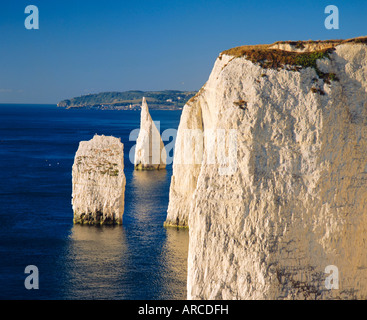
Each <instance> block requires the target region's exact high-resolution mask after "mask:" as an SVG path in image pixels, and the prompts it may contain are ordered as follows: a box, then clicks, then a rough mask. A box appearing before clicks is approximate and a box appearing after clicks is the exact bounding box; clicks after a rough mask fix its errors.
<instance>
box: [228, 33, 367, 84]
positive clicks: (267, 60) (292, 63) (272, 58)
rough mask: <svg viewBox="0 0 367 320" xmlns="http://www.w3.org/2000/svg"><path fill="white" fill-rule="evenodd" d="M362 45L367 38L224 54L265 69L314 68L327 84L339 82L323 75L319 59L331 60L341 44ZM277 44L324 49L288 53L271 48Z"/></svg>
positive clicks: (260, 47)
mask: <svg viewBox="0 0 367 320" xmlns="http://www.w3.org/2000/svg"><path fill="white" fill-rule="evenodd" d="M352 43H357V44H358V43H360V44H367V37H361V38H354V39H348V40H325V41H320V40H318V41H312V40H309V41H278V42H275V43H274V44H270V45H255V46H241V47H236V48H232V49H229V50H226V51H223V52H222V54H226V55H230V56H234V57H243V56H246V59H248V60H250V61H251V62H253V63H258V64H260V66H261V67H263V68H268V69H277V70H279V69H282V68H285V67H288V69H289V70H292V71H299V70H300V69H302V68H308V67H310V68H313V69H315V71H316V73H317V75H318V76H319V77H320V78H322V79H324V80H325V81H326V82H330V81H336V80H338V79H337V77H336V75H335V74H333V73H330V74H329V73H323V72H321V71H320V70H319V69H318V67H317V63H316V61H317V60H319V59H324V58H329V55H330V53H331V52H332V51H333V50H335V47H336V46H337V45H340V44H352ZM277 44H289V45H291V46H294V47H295V48H296V49H303V48H305V47H306V46H307V45H308V46H310V45H316V46H317V45H321V46H323V47H324V48H323V49H321V50H314V51H309V52H296V51H286V50H281V49H276V48H271V47H272V46H275V45H277Z"/></svg>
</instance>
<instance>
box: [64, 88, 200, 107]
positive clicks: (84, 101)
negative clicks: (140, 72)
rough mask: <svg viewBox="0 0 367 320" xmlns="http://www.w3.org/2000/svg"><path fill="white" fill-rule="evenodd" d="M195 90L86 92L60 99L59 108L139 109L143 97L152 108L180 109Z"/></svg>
mask: <svg viewBox="0 0 367 320" xmlns="http://www.w3.org/2000/svg"><path fill="white" fill-rule="evenodd" d="M195 94H196V91H178V90H164V91H124V92H101V93H96V94H88V95H84V96H80V97H75V98H72V99H65V100H62V101H60V102H59V103H58V104H57V106H58V107H60V108H66V109H71V108H87V109H100V110H140V105H141V99H142V98H143V97H145V98H146V99H147V101H148V103H149V107H150V109H152V110H182V108H183V106H184V105H185V103H186V102H187V101H188V100H189V99H190V98H192V97H193V96H194V95H195Z"/></svg>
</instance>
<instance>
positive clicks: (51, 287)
mask: <svg viewBox="0 0 367 320" xmlns="http://www.w3.org/2000/svg"><path fill="white" fill-rule="evenodd" d="M151 115H152V118H153V120H155V121H160V124H161V132H162V131H163V130H165V129H167V128H175V129H177V127H178V123H179V119H180V115H181V111H151ZM139 122H140V112H138V111H100V110H65V109H59V108H56V106H53V105H0V219H1V220H0V299H185V298H186V261H187V249H188V232H187V231H186V230H177V229H165V228H163V222H164V220H165V218H166V212H167V206H168V193H169V184H170V178H171V174H172V166H168V168H167V170H166V171H159V172H135V171H134V167H133V165H132V164H131V163H130V161H129V155H128V151H129V150H130V149H131V147H132V146H133V145H134V144H135V142H134V141H129V134H130V132H131V130H133V129H136V128H139ZM95 133H97V134H104V135H113V136H115V137H121V141H122V142H123V143H124V145H125V147H124V150H125V175H126V180H127V185H126V193H125V201H126V203H125V213H124V218H123V219H124V220H123V226H116V227H88V226H80V225H73V212H72V207H71V188H72V185H71V178H72V177H71V168H72V165H73V160H74V155H75V152H76V150H77V149H78V144H79V141H81V140H90V139H91V138H92V137H93V135H94V134H95ZM171 139H172V138H171ZM166 143H167V142H166ZM171 155H172V152H171ZM27 265H36V266H37V267H38V268H39V277H40V281H39V285H40V288H39V290H26V289H25V287H24V280H25V278H26V276H27V275H26V274H24V269H25V267H26V266H27Z"/></svg>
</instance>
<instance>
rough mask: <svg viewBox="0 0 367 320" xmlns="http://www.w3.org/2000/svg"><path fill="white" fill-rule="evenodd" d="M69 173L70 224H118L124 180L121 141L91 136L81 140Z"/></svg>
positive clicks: (122, 209)
mask: <svg viewBox="0 0 367 320" xmlns="http://www.w3.org/2000/svg"><path fill="white" fill-rule="evenodd" d="M72 174H73V199H72V205H73V210H74V223H80V224H122V217H123V214H124V204H125V202H124V197H125V185H126V179H125V174H124V145H123V144H122V143H121V140H120V139H118V138H115V137H106V136H103V135H102V136H98V135H95V136H94V137H93V139H92V140H90V141H81V142H80V144H79V148H78V151H77V152H76V155H75V160H74V165H73V169H72Z"/></svg>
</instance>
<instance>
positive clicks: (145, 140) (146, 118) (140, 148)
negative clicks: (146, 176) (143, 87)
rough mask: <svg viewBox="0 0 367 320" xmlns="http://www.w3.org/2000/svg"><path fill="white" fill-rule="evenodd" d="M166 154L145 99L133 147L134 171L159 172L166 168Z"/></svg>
mask: <svg viewBox="0 0 367 320" xmlns="http://www.w3.org/2000/svg"><path fill="white" fill-rule="evenodd" d="M166 161H167V154H166V149H165V147H164V143H163V141H162V138H161V136H160V133H159V131H158V129H157V127H156V125H155V124H154V122H153V120H152V117H151V116H150V113H149V109H148V104H147V102H146V99H145V97H143V103H142V106H141V116H140V132H139V136H138V139H137V141H136V147H135V159H134V164H135V169H136V170H161V169H164V168H165V167H166Z"/></svg>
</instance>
